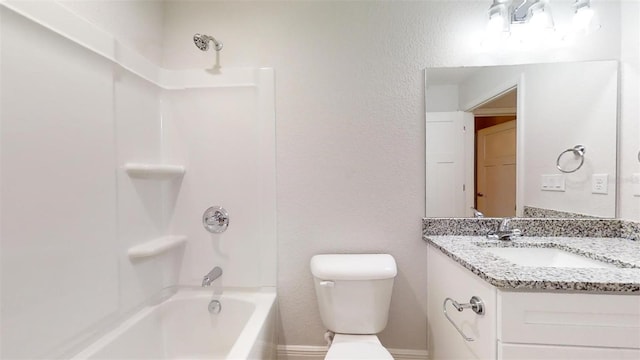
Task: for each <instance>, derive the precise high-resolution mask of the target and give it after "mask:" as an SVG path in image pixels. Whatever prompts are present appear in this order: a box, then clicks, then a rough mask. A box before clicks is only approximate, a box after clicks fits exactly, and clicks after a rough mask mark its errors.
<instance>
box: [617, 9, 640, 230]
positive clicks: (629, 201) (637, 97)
mask: <svg viewBox="0 0 640 360" xmlns="http://www.w3.org/2000/svg"><path fill="white" fill-rule="evenodd" d="M621 24H622V30H623V31H622V34H621V35H622V36H621V38H620V41H621V42H622V44H623V46H622V49H621V55H620V58H621V74H622V75H621V85H620V89H621V97H620V119H621V127H620V131H619V143H618V148H619V156H618V164H619V167H620V174H619V176H620V177H619V184H620V192H619V198H618V211H619V216H620V217H621V218H623V219H630V220H636V221H638V220H640V196H634V192H635V191H634V184H633V183H632V176H633V174H640V159H638V156H639V155H638V152H640V121H639V120H638V119H639V118H640V2H638V1H624V2H623V5H622V7H621ZM636 186H637V185H636Z"/></svg>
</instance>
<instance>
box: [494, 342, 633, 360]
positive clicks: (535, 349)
mask: <svg viewBox="0 0 640 360" xmlns="http://www.w3.org/2000/svg"><path fill="white" fill-rule="evenodd" d="M498 349H499V350H498V359H500V360H521V359H527V360H538V359H539V360H550V359H562V360H573V359H576V360H577V359H580V360H591V359H592V360H603V359H616V360H623V359H629V360H631V359H633V360H637V359H640V350H638V349H615V348H599V347H579V346H551V345H524V344H500V345H499V346H498Z"/></svg>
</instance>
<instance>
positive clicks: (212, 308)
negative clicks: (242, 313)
mask: <svg viewBox="0 0 640 360" xmlns="http://www.w3.org/2000/svg"><path fill="white" fill-rule="evenodd" d="M220 311H222V304H220V301H218V300H211V302H209V313H211V314H219V313H220Z"/></svg>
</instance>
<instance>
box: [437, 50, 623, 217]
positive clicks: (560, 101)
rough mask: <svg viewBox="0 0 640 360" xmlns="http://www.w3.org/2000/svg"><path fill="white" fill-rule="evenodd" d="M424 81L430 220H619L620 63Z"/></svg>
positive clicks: (474, 72)
mask: <svg viewBox="0 0 640 360" xmlns="http://www.w3.org/2000/svg"><path fill="white" fill-rule="evenodd" d="M425 77H426V92H425V95H426V123H425V124H426V126H425V130H426V184H425V186H426V216H427V217H470V216H479V215H480V214H479V212H480V213H482V215H484V216H487V217H506V216H526V217H603V218H613V217H615V216H616V178H617V176H616V171H617V167H616V165H617V162H616V150H617V145H616V139H617V118H618V114H617V104H618V62H617V61H591V62H568V63H551V64H527V65H509V66H489V67H463V68H430V69H427V70H426V71H425ZM476 209H477V210H476Z"/></svg>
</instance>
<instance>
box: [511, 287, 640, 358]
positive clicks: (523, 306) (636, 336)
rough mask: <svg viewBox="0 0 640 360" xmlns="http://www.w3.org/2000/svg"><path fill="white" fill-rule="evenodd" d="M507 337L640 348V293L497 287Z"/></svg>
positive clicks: (542, 342)
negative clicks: (547, 290)
mask: <svg viewBox="0 0 640 360" xmlns="http://www.w3.org/2000/svg"><path fill="white" fill-rule="evenodd" d="M498 304H499V306H500V308H501V315H502V316H501V317H500V318H499V324H498V327H499V329H500V331H499V332H498V339H499V340H500V341H502V342H505V343H528V344H552V345H553V344H555V345H570V346H591V347H598V346H600V347H609V348H633V349H638V348H640V296H638V295H609V294H588V293H587V294H571V293H545V292H540V293H523V292H511V291H498Z"/></svg>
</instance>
